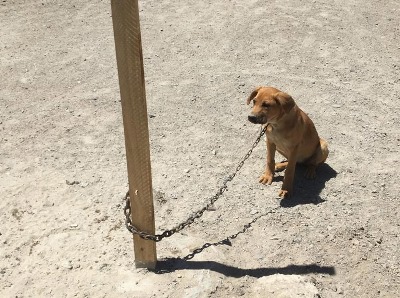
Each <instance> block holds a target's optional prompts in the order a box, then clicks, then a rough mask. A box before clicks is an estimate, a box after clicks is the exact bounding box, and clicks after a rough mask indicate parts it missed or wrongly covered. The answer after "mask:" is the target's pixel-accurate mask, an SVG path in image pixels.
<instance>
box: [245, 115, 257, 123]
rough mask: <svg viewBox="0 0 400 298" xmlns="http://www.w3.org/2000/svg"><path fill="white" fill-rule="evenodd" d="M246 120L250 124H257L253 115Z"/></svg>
mask: <svg viewBox="0 0 400 298" xmlns="http://www.w3.org/2000/svg"><path fill="white" fill-rule="evenodd" d="M247 118H248V119H249V121H250V122H251V123H254V124H257V122H258V121H257V117H256V116H254V115H249V116H248V117H247Z"/></svg>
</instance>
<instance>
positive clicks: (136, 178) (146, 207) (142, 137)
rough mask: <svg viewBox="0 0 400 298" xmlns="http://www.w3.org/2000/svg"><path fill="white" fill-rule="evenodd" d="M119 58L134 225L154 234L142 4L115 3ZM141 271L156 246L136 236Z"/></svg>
mask: <svg viewBox="0 0 400 298" xmlns="http://www.w3.org/2000/svg"><path fill="white" fill-rule="evenodd" d="M111 9H112V19H113V27H114V38H115V51H116V56H117V66H118V76H119V86H120V93H121V104H122V116H123V123H124V134H125V149H126V159H127V167H128V181H129V193H130V197H131V208H132V223H133V225H134V226H136V227H137V228H138V229H139V230H142V231H145V232H148V233H151V234H154V233H155V223H154V206H153V193H152V183H151V166H150V145H149V129H148V121H147V105H146V92H145V81H144V69H143V55H142V43H141V34H140V23H139V9H138V0H111ZM133 244H134V251H135V264H136V267H137V268H149V269H154V268H155V266H156V262H157V255H156V244H155V242H153V241H151V240H144V239H142V238H140V237H139V236H137V235H134V236H133Z"/></svg>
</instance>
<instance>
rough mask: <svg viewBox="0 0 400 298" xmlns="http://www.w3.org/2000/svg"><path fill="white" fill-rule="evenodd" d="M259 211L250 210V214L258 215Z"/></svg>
mask: <svg viewBox="0 0 400 298" xmlns="http://www.w3.org/2000/svg"><path fill="white" fill-rule="evenodd" d="M257 213H258V211H257V210H251V211H250V215H256V214H257Z"/></svg>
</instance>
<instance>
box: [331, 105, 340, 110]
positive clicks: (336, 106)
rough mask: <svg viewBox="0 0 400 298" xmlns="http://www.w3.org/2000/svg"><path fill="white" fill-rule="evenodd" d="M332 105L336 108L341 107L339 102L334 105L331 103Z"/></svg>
mask: <svg viewBox="0 0 400 298" xmlns="http://www.w3.org/2000/svg"><path fill="white" fill-rule="evenodd" d="M332 107H334V108H336V109H338V108H341V107H342V105H339V104H334V105H332Z"/></svg>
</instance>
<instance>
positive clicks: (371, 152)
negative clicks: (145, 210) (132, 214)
mask: <svg viewBox="0 0 400 298" xmlns="http://www.w3.org/2000/svg"><path fill="white" fill-rule="evenodd" d="M0 15H1V18H0V27H1V30H0V51H1V55H0V67H1V68H0V72H1V80H0V100H1V105H0V137H1V142H0V197H1V200H0V220H1V227H0V241H1V245H0V296H1V297H168V298H175V297H223V298H228V297H239V296H240V297H399V295H400V282H399V281H400V265H399V262H400V251H399V247H400V239H399V231H400V215H399V211H398V210H399V209H398V206H399V185H398V181H399V179H400V177H399V176H400V175H399V145H400V134H399V127H400V126H399V125H400V120H399V112H400V110H399V103H400V101H399V98H400V80H399V78H400V61H399V59H400V31H399V30H400V17H399V15H400V2H399V1H397V0H380V1H371V0H335V1H332V0H314V1H302V0H279V1H274V0H271V1H261V0H247V1H239V0H226V1H222V0H215V1H193V0H185V1H171V0H161V1H141V2H140V16H141V27H142V28H141V29H142V38H143V52H144V61H145V75H146V88H147V106H148V113H149V129H150V143H151V158H152V175H153V187H154V200H155V216H156V227H157V232H162V231H164V230H165V229H170V228H172V227H174V226H176V225H177V224H179V223H181V222H182V221H185V220H186V219H187V218H188V217H189V216H190V214H192V212H194V211H197V210H198V209H200V208H202V207H203V206H204V205H205V204H206V203H208V201H209V198H210V197H211V196H212V195H214V194H215V193H216V191H217V190H218V188H219V187H220V186H221V184H222V183H223V181H224V179H225V177H226V176H227V175H229V174H231V173H233V172H234V170H235V168H236V166H237V164H238V163H239V162H240V159H241V158H242V157H243V156H244V154H245V153H246V152H247V151H248V150H249V149H250V146H251V144H252V143H253V142H254V140H255V138H256V137H257V135H258V133H259V129H260V128H259V126H255V125H253V124H251V123H249V122H248V121H247V114H248V113H249V110H250V108H249V107H248V106H247V105H246V104H245V99H246V98H247V96H248V95H249V93H250V92H251V91H252V90H253V88H254V87H256V86H258V85H269V86H275V87H277V88H279V89H281V90H283V91H286V92H288V93H289V94H291V95H292V96H293V97H294V98H295V100H296V102H297V104H298V105H299V106H300V107H301V108H302V109H303V110H304V111H306V112H307V113H308V114H309V115H310V117H311V118H312V119H313V121H314V123H315V125H316V127H317V129H318V132H319V134H320V135H321V136H322V137H324V138H325V139H327V140H328V142H329V148H330V156H329V158H328V160H327V163H326V164H325V165H323V166H321V167H320V168H319V169H318V176H317V179H316V180H314V181H309V180H306V179H304V178H303V174H304V169H303V168H301V167H298V169H297V172H296V180H295V187H294V191H295V196H294V197H293V198H291V199H290V200H284V201H281V200H280V199H278V197H277V194H278V190H279V189H280V186H281V184H282V174H280V175H278V176H277V179H276V181H275V182H274V183H273V184H272V185H271V186H264V185H261V184H259V183H258V177H259V176H260V174H261V173H262V171H263V169H264V164H265V144H264V141H263V142H262V143H261V144H259V145H258V147H257V148H256V149H255V151H254V153H253V154H252V155H251V157H250V158H249V160H247V162H246V163H245V165H244V167H243V168H242V169H241V171H240V172H239V173H238V175H237V177H236V178H235V180H234V181H233V182H232V183H230V184H229V189H228V191H227V192H226V193H225V194H224V195H223V196H222V197H221V198H220V199H219V200H218V201H217V203H216V204H215V207H216V210H215V211H210V212H206V213H205V214H204V216H203V217H202V218H201V219H199V220H197V221H196V222H195V223H194V224H193V225H191V226H190V227H188V228H186V229H185V230H183V231H182V232H181V233H178V234H176V235H174V236H172V237H170V238H167V239H164V240H163V241H161V242H159V243H158V244H157V253H158V259H159V263H158V270H157V272H151V271H148V270H146V269H136V268H135V266H134V264H135V263H134V258H133V257H134V256H133V247H132V237H131V234H129V232H128V231H127V230H126V229H125V226H124V216H123V205H124V204H123V196H124V194H125V192H126V190H127V188H128V185H127V173H126V160H125V148H124V137H123V126H122V113H121V104H120V99H119V86H118V77H117V69H116V59H115V47H114V37H113V28H112V17H111V6H110V2H109V1H100V0H97V1H95V0H87V1H77V0H71V1H51V0H42V1H32V0H27V1H22V0H16V1H13V0H2V1H1V3H0ZM245 225H247V226H246V227H245V228H244V226H245Z"/></svg>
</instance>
